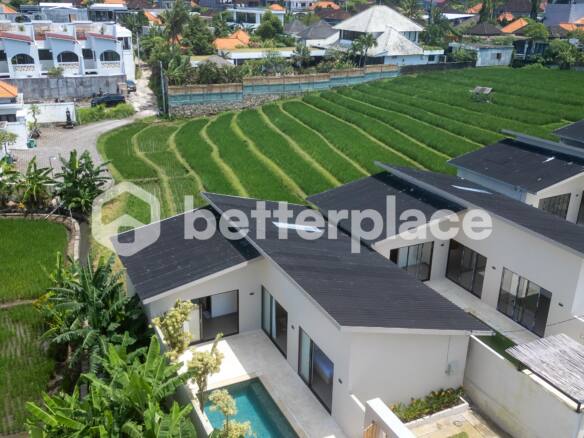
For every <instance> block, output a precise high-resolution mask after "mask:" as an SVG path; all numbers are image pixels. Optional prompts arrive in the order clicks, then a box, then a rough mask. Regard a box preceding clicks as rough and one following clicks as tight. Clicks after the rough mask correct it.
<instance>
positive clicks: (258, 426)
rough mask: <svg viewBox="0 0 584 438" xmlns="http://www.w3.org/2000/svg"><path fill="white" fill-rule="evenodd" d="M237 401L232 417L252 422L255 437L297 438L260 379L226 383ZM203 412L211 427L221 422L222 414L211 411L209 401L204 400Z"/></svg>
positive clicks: (216, 426)
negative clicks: (235, 410)
mask: <svg viewBox="0 0 584 438" xmlns="http://www.w3.org/2000/svg"><path fill="white" fill-rule="evenodd" d="M221 389H226V390H227V391H229V394H231V397H233V398H234V399H235V402H236V404H237V415H236V416H235V417H234V418H233V419H234V420H237V421H240V422H244V421H249V422H250V423H251V429H252V432H253V433H254V435H255V436H256V437H257V438H298V435H297V434H296V432H294V429H292V426H290V423H289V422H288V420H287V419H286V417H284V414H282V411H280V408H278V405H276V402H274V400H273V399H272V397H271V396H270V394H269V393H268V391H267V390H266V388H265V387H264V385H263V384H262V382H261V381H260V379H258V378H255V379H251V380H246V381H245V382H241V383H235V384H234V385H229V386H225V387H224V388H221ZM205 414H206V415H207V418H209V421H210V422H211V424H212V425H213V427H214V428H216V429H218V428H220V427H221V426H222V425H223V420H224V417H223V414H221V413H220V412H218V411H212V410H211V404H210V403H209V402H207V403H205Z"/></svg>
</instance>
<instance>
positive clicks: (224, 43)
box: [213, 29, 250, 50]
mask: <svg viewBox="0 0 584 438" xmlns="http://www.w3.org/2000/svg"><path fill="white" fill-rule="evenodd" d="M249 41H250V39H249V34H248V33H247V32H246V31H244V30H242V29H238V30H236V31H235V32H233V33H232V34H231V35H229V36H228V37H226V38H216V39H215V41H213V45H214V46H215V48H216V49H218V50H230V49H236V48H238V47H242V46H243V47H247V45H248V44H249Z"/></svg>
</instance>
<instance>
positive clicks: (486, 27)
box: [464, 22, 502, 36]
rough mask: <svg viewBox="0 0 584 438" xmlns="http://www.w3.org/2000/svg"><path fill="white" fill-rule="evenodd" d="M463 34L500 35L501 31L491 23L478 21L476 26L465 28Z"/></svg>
mask: <svg viewBox="0 0 584 438" xmlns="http://www.w3.org/2000/svg"><path fill="white" fill-rule="evenodd" d="M464 34H465V35H476V36H495V35H501V34H502V32H501V30H500V29H499V28H497V27H495V26H493V25H492V24H491V23H487V22H483V23H478V24H477V25H476V26H474V27H471V28H470V29H468V30H466V31H465V32H464Z"/></svg>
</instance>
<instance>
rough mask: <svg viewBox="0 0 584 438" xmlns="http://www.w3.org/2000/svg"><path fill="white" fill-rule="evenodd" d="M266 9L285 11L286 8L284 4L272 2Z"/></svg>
mask: <svg viewBox="0 0 584 438" xmlns="http://www.w3.org/2000/svg"><path fill="white" fill-rule="evenodd" d="M268 9H269V10H270V11H285V10H286V8H285V7H284V6H282V5H279V4H278V3H274V4H273V5H270V6H269V7H268Z"/></svg>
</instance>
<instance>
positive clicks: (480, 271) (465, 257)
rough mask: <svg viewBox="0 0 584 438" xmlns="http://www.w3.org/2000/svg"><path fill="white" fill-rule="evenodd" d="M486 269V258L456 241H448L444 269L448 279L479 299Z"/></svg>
mask: <svg viewBox="0 0 584 438" xmlns="http://www.w3.org/2000/svg"><path fill="white" fill-rule="evenodd" d="M486 267H487V259H486V257H484V256H482V255H480V254H479V253H477V252H475V251H473V250H472V249H470V248H467V247H466V246H464V245H462V244H460V243H458V242H457V241H456V240H451V241H450V248H449V250H448V264H447V267H446V277H447V278H448V279H450V280H452V281H453V282H455V283H456V284H458V285H459V286H461V287H463V288H464V289H466V290H468V291H469V292H471V293H472V294H473V295H476V296H477V297H479V298H480V297H481V294H482V292H483V281H484V278H485V269H486Z"/></svg>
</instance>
